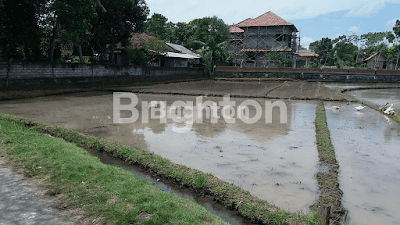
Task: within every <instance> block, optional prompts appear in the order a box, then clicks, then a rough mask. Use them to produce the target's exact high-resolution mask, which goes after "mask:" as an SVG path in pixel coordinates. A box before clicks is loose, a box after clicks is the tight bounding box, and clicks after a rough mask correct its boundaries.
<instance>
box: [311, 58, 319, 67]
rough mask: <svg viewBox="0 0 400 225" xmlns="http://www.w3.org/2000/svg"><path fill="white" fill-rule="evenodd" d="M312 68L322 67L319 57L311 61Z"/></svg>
mask: <svg viewBox="0 0 400 225" xmlns="http://www.w3.org/2000/svg"><path fill="white" fill-rule="evenodd" d="M309 65H310V68H320V67H321V63H320V62H319V59H316V58H314V59H312V60H311V61H310V63H309Z"/></svg>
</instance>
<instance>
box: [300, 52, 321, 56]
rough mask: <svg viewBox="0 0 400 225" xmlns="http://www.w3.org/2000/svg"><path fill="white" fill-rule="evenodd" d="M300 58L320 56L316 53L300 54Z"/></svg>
mask: <svg viewBox="0 0 400 225" xmlns="http://www.w3.org/2000/svg"><path fill="white" fill-rule="evenodd" d="M298 56H300V57H318V56H319V55H318V54H317V53H315V52H300V53H298Z"/></svg>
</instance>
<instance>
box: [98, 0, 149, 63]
mask: <svg viewBox="0 0 400 225" xmlns="http://www.w3.org/2000/svg"><path fill="white" fill-rule="evenodd" d="M101 4H102V5H103V6H104V8H105V9H106V11H103V9H102V8H99V7H97V8H96V10H97V15H98V16H97V17H96V19H95V20H94V21H92V27H91V32H92V34H93V38H92V40H91V43H92V45H93V46H94V47H95V50H96V51H97V52H99V53H100V55H101V56H102V58H103V59H104V56H105V54H106V53H105V52H106V47H107V45H109V47H110V50H111V51H113V49H114V47H115V45H116V44H117V43H119V42H121V43H122V44H123V45H125V44H127V43H128V40H129V38H130V36H131V33H132V32H134V31H139V30H141V29H142V26H143V23H144V21H145V20H146V17H147V15H148V13H149V9H148V7H147V5H146V3H145V2H144V1H143V0H139V1H137V0H121V1H114V0H102V1H101ZM111 57H113V54H111ZM111 57H110V60H112V58H111Z"/></svg>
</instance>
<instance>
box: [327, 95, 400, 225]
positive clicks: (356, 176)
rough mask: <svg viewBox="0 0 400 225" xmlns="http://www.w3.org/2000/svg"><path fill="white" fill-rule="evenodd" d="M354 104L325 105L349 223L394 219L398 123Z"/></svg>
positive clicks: (398, 202) (398, 199)
mask: <svg viewBox="0 0 400 225" xmlns="http://www.w3.org/2000/svg"><path fill="white" fill-rule="evenodd" d="M358 105H359V104H350V105H343V106H342V107H341V108H340V110H338V111H337V110H332V109H331V104H330V103H327V104H326V106H325V108H326V114H327V122H328V127H329V129H330V132H331V138H332V143H333V145H334V148H335V152H336V157H337V160H338V162H339V165H340V172H339V182H340V188H341V189H342V191H343V206H344V207H345V208H346V209H348V210H349V214H348V217H349V218H350V223H349V224H371V225H372V224H399V221H400V214H399V213H398V209H399V208H400V164H399V160H400V151H399V149H400V148H399V146H400V125H399V124H398V123H396V122H393V121H392V120H390V119H389V118H387V117H386V116H385V115H382V114H381V113H379V112H377V111H375V110H373V109H370V108H365V109H363V110H362V111H357V110H356V109H355V108H354V107H355V106H358Z"/></svg>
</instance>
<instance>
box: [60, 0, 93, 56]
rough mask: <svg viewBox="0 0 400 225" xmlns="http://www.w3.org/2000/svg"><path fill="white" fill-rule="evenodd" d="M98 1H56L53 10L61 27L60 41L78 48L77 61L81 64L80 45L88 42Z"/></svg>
mask: <svg viewBox="0 0 400 225" xmlns="http://www.w3.org/2000/svg"><path fill="white" fill-rule="evenodd" d="M96 6H98V0H57V1H56V2H55V8H56V10H57V11H56V12H57V16H58V18H57V19H58V22H59V23H60V26H61V28H60V29H61V35H60V38H61V40H63V41H65V42H72V43H74V44H76V45H77V46H78V49H79V59H80V62H81V63H83V57H82V43H83V42H84V41H85V42H88V41H89V40H90V38H91V36H92V34H91V33H90V30H89V28H90V26H91V22H92V21H93V20H94V19H95V18H96V17H97V11H96Z"/></svg>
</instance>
